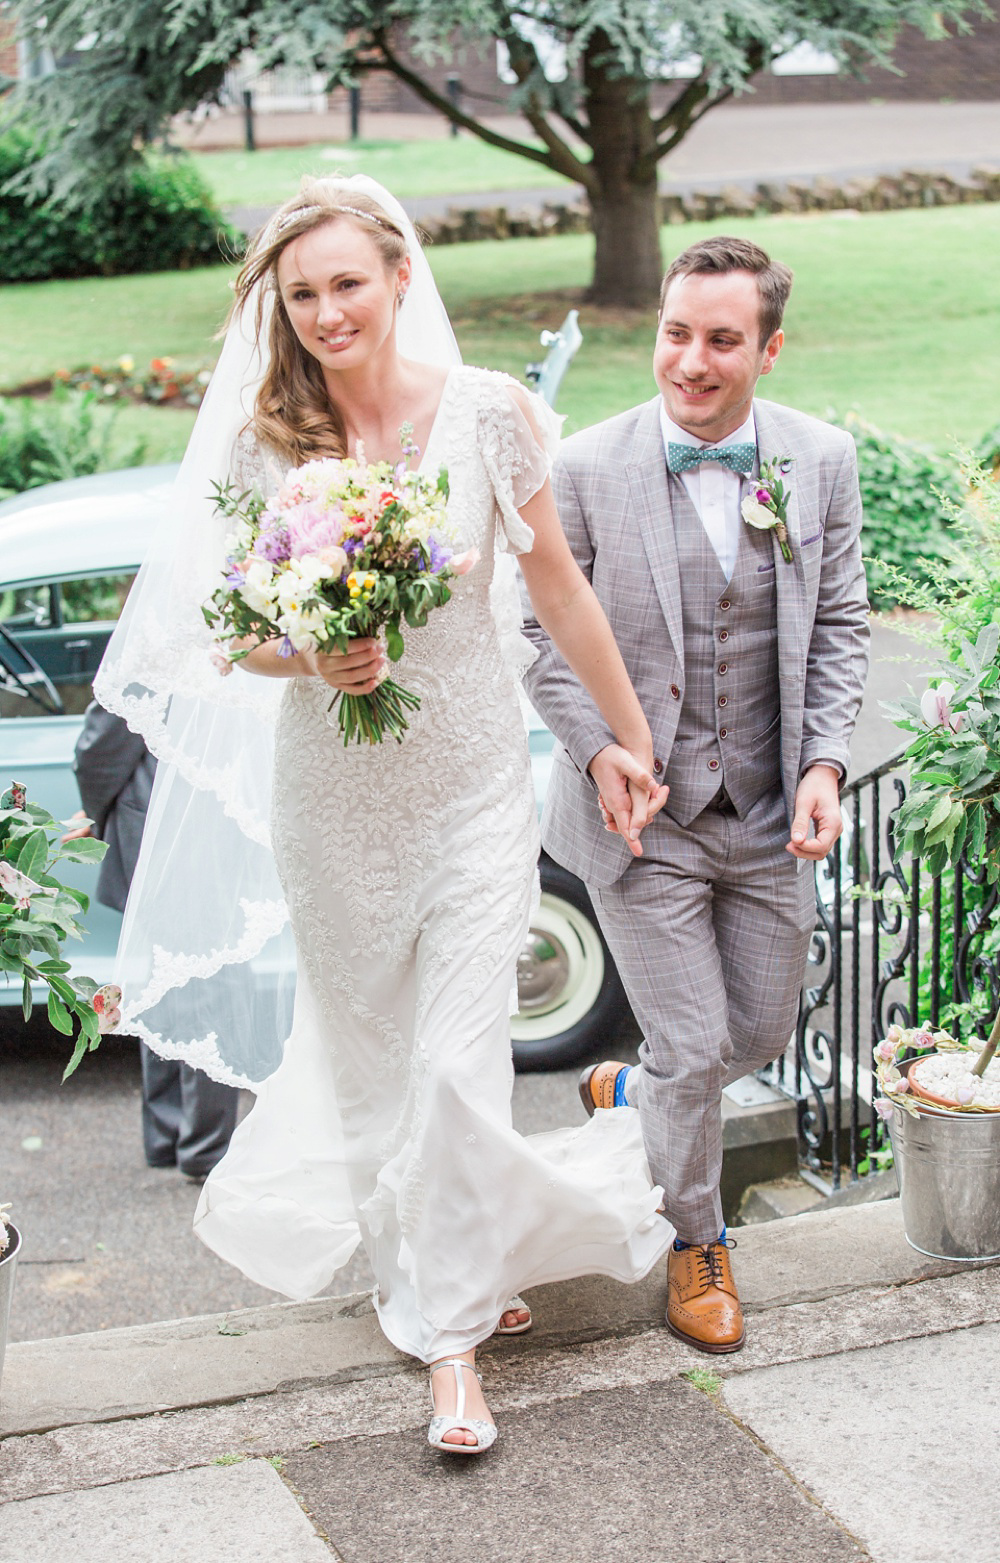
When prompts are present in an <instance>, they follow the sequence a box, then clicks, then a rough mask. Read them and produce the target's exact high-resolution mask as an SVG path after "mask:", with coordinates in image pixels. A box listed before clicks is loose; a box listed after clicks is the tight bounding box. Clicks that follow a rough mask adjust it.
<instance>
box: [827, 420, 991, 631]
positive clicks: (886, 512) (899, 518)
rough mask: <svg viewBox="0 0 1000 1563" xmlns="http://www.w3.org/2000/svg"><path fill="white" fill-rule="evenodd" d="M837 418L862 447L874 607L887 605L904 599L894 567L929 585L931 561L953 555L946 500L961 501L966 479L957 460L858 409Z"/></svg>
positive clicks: (866, 541)
mask: <svg viewBox="0 0 1000 1563" xmlns="http://www.w3.org/2000/svg"><path fill="white" fill-rule="evenodd" d="M833 421H835V422H839V423H840V427H841V428H844V429H847V430H848V432H849V433H850V434H852V435H853V436H854V441H855V444H856V445H857V447H858V481H859V484H860V487H861V500H862V503H863V505H864V515H865V520H864V528H863V530H862V534H861V541H862V547H863V549H864V553H865V564H866V566H867V570H868V595H869V598H870V599H871V603H872V606H873V607H876V608H885V607H888V606H890V605H891V604H892V603H895V602H898V601H899V600H900V599H899V597H898V595H897V593H896V589H895V586H894V584H893V578H892V570H893V569H896V570H901V571H902V572H903V573H904V574H905V575H907V576H908V577H910V578H912V580H914V581H916V582H921V583H925V582H928V581H929V580H930V579H931V578H932V577H931V574H930V573H929V571H928V567H927V563H926V561H931V560H934V561H937V562H939V563H940V562H941V561H943V560H945V559H947V558H948V557H949V555H948V532H949V526H950V521H949V514H948V509H947V504H948V503H950V504H953V505H956V506H959V505H960V504H961V501H962V484H961V480H960V477H959V474H958V470H957V467H956V465H955V463H954V462H953V461H949V460H948V459H947V458H945V457H944V456H939V455H938V454H937V453H936V452H935V451H933V450H929V449H928V448H927V447H926V446H924V445H918V444H916V443H915V442H914V441H912V440H906V439H903V438H902V436H900V435H898V434H885V433H883V432H882V430H881V429H876V428H875V427H874V426H873V425H872V424H870V423H866V422H865V420H864V419H863V418H861V417H859V415H858V414H857V413H854V412H851V413H848V414H847V417H846V418H843V419H840V420H836V419H835V420H833ZM939 495H943V496H944V500H945V503H943V502H942V499H941V498H939Z"/></svg>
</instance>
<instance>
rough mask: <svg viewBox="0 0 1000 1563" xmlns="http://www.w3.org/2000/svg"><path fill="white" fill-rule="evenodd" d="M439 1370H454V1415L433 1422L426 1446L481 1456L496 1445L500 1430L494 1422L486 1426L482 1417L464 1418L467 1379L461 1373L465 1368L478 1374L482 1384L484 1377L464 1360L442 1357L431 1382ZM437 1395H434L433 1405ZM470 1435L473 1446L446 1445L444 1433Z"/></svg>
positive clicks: (487, 1423) (444, 1451)
mask: <svg viewBox="0 0 1000 1563" xmlns="http://www.w3.org/2000/svg"><path fill="white" fill-rule="evenodd" d="M438 1368H454V1370H455V1415H454V1416H435V1417H432V1418H431V1425H430V1427H429V1428H428V1429H427V1442H428V1443H429V1444H430V1446H431V1448H432V1449H440V1450H441V1453H442V1454H482V1453H483V1452H484V1451H485V1450H487V1449H489V1448H490V1446H491V1445H492V1444H495V1443H496V1441H497V1436H498V1432H499V1429H498V1428H497V1425H496V1423H495V1422H486V1421H484V1420H483V1419H482V1418H481V1417H471V1416H466V1415H465V1379H464V1378H463V1377H462V1369H463V1368H466V1369H467V1370H468V1371H469V1372H470V1373H475V1374H476V1377H477V1379H478V1380H479V1382H480V1384H481V1383H482V1382H483V1375H482V1374H481V1373H477V1372H476V1369H475V1368H474V1367H473V1365H472V1363H471V1362H463V1360H462V1358H461V1357H442V1358H441V1361H440V1362H435V1364H434V1366H433V1367H432V1368H431V1378H433V1377H434V1375H435V1373H436V1372H437V1370H438ZM433 1400H434V1394H433V1391H432V1392H431V1401H432V1403H433ZM454 1432H462V1433H471V1434H472V1435H473V1437H474V1438H475V1440H476V1441H475V1443H474V1444H446V1443H445V1441H444V1435H445V1433H454Z"/></svg>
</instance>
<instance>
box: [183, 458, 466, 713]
mask: <svg viewBox="0 0 1000 1563" xmlns="http://www.w3.org/2000/svg"><path fill="white" fill-rule="evenodd" d="M412 432H413V431H412V429H409V428H407V427H404V428H403V429H402V430H401V431H400V436H401V443H402V447H403V452H404V459H403V460H402V461H400V462H398V463H397V464H396V465H395V466H393V465H392V464H390V463H389V462H375V463H368V462H366V461H365V460H364V457H363V454H362V453H359V458H358V459H357V460H354V459H352V458H343V459H340V458H332V457H327V458H323V459H316V460H313V461H308V462H305V463H304V464H303V465H302V466H301V467H297V468H296V469H295V470H294V471H292V472H290V473H289V474H288V476H287V477H286V479H285V481H284V483H282V485H281V486H280V488H279V489H278V490H277V492H276V493H274V494H271V495H269V496H267V497H266V498H265V497H263V496H260V495H252V496H250V497H249V498H248V496H247V495H245V494H241V495H239V496H234V494H233V492H232V489H231V487H226V488H220V489H219V490H218V495H217V500H218V505H219V508H220V509H221V510H222V512H223V513H224V514H225V515H227V516H229V517H231V518H232V520H233V526H232V528H231V531H230V534H229V536H228V538H227V559H226V572H225V584H224V585H223V586H220V587H219V588H218V589H217V590H216V591H215V592H213V594H212V596H211V598H210V599H209V601H208V602H207V603H205V605H204V613H205V618H206V620H207V621H208V623H209V624H210V625H211V626H212V627H213V629H215V631H216V640H217V643H219V645H221V646H222V647H223V648H224V650H225V651H226V654H227V660H228V662H229V663H230V664H231V663H232V662H235V661H239V660H240V659H241V658H242V657H244V656H246V655H247V653H248V651H249V650H250V649H251V648H252V646H253V645H260V644H263V643H264V642H266V641H270V640H278V641H279V642H280V645H279V655H281V656H286V657H290V656H293V655H295V654H296V653H297V652H301V651H305V650H316V651H320V652H333V651H337V652H341V653H343V652H345V651H346V650H347V648H348V645H349V643H350V641H351V640H352V639H354V638H355V637H374V636H381V637H382V639H383V641H384V644H385V647H386V650H387V652H388V656H389V660H390V661H391V662H398V661H399V659H400V657H401V656H402V654H403V628H402V626H403V624H404V623H405V624H406V625H408V626H409V627H411V628H414V629H419V628H421V627H422V626H423V625H425V624H426V622H427V616H428V614H429V613H430V611H431V610H432V609H434V608H439V607H443V606H444V604H445V603H446V602H447V601H448V600H449V598H450V596H451V590H450V588H449V586H448V584H447V582H448V581H449V580H450V579H451V578H452V577H454V576H456V575H459V574H465V573H466V572H467V571H468V570H470V569H472V568H473V566H474V565H475V563H476V559H477V558H478V555H476V554H475V553H474V551H469V552H468V553H466V554H463V555H462V557H461V559H460V560H456V559H455V558H454V550H453V547H452V539H451V533H450V528H449V525H448V517H447V509H446V507H447V500H448V479H447V474H446V473H445V472H443V471H442V472H439V473H438V474H437V475H436V476H435V477H434V478H431V477H428V476H425V475H423V474H421V473H418V472H414V471H410V470H408V469H407V467H406V458H408V457H410V456H413V455H414V454H418V453H417V452H416V451H415V447H414V446H413V444H412ZM215 661H216V665H217V666H218V665H219V659H218V657H216V658H215ZM337 701H339V703H340V709H339V721H340V727H341V731H342V732H343V734H344V742H345V744H346V743H349V742H351V740H352V739H353V740H354V741H355V742H358V743H361V742H368V743H381V741H382V739H383V738H384V736H385V735H386V733H390V734H391V735H392V736H393V737H394V738H396V739H397V741H401V739H402V735H403V733H404V732H405V731H406V728H407V720H406V712H407V711H413V710H416V709H417V708H418V706H419V704H420V702H419V700H418V698H417V697H416V696H415V695H413V694H412V693H411V692H410V691H408V690H406V689H403V688H402V687H401V686H400V685H399V684H397V683H396V682H395V681H394V680H393V679H391V678H386V679H383V680H382V681H381V682H380V683H379V685H378V687H377V688H376V689H375V690H374V691H373V692H372V693H371V694H368V695H347V694H342V695H338V696H335V699H334V703H336V702H337ZM331 709H332V706H331Z"/></svg>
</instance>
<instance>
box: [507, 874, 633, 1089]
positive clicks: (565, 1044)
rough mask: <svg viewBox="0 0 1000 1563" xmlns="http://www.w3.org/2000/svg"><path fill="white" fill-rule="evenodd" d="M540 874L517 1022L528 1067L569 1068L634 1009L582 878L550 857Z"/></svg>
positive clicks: (516, 1040) (521, 1061)
mask: <svg viewBox="0 0 1000 1563" xmlns="http://www.w3.org/2000/svg"><path fill="white" fill-rule="evenodd" d="M539 872H540V875H541V881H542V897H541V903H540V905H539V907H538V909H537V911H535V912H534V913H533V914H532V918H531V927H530V929H529V932H528V938H527V941H526V942H525V946H524V949H523V950H522V952H521V956H520V959H519V960H518V963H517V992H518V1000H519V1004H520V1007H519V1009H518V1012H517V1014H516V1015H515V1016H514V1017H513V1019H512V1021H511V1038H512V1041H513V1044H514V1067H515V1068H516V1069H518V1070H520V1071H521V1072H524V1071H526V1070H530V1069H559V1068H563V1067H566V1066H567V1065H570V1064H574V1063H576V1062H577V1061H578V1060H579V1059H581V1058H583V1057H585V1056H586V1055H587V1054H590V1053H593V1052H594V1050H595V1049H596V1048H598V1047H599V1046H600V1045H601V1043H602V1042H603V1041H606V1042H607V1043H609V1044H610V1042H611V1041H612V1039H613V1037H614V1035H615V1033H616V1032H617V1030H618V1027H619V1025H620V1024H621V1021H622V1018H623V1016H624V1015H625V1014H626V1013H627V1011H628V1003H627V1000H626V998H625V990H624V989H623V987H622V983H621V978H620V977H619V975H618V972H617V969H616V967H615V963H614V961H613V960H612V958H611V954H610V952H609V950H608V947H607V945H606V944H605V942H604V935H603V934H602V933H601V930H600V928H599V927H598V924H597V919H596V917H595V916H594V909H593V906H592V905H591V901H590V897H589V895H588V894H587V892H586V889H585V888H584V886H583V884H582V883H581V882H580V880H579V879H577V878H576V876H575V875H574V874H571V873H569V872H568V871H567V870H566V869H564V868H560V867H559V865H558V864H557V863H553V862H552V861H551V860H550V859H549V858H546V857H543V858H542V860H541V862H540V864H539Z"/></svg>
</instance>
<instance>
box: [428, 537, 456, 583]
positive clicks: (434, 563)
mask: <svg viewBox="0 0 1000 1563" xmlns="http://www.w3.org/2000/svg"><path fill="white" fill-rule="evenodd" d="M427 552H428V555H429V557H430V564H429V565H428V569H429V570H430V572H431V574H432V575H440V573H441V571H442V570H443V569H444V567H445V565H446V564H449V563H450V562H451V554H452V551H451V549H450V548H447V547H446V546H445V545H444V543H439V542H438V540H437V538H436V537H429V538H428V539H427Z"/></svg>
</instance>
